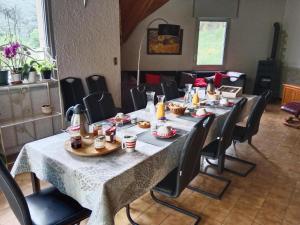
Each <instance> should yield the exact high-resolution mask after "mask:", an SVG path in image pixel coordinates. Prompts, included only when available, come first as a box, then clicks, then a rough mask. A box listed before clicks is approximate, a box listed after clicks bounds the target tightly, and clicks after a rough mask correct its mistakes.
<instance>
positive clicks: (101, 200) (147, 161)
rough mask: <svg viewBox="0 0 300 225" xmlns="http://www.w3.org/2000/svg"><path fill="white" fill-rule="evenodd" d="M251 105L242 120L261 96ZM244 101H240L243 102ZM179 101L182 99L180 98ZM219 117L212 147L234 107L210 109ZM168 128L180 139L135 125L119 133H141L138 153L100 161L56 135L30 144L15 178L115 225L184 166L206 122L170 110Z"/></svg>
mask: <svg viewBox="0 0 300 225" xmlns="http://www.w3.org/2000/svg"><path fill="white" fill-rule="evenodd" d="M246 97H247V99H248V101H247V103H246V105H245V107H244V109H243V111H242V113H241V115H240V117H239V121H242V120H244V119H245V118H246V117H247V116H248V114H249V112H250V110H251V108H252V107H253V105H254V103H255V102H256V99H257V97H256V96H251V95H247V96H246ZM237 100H238V99H235V101H237ZM174 101H175V102H176V101H178V102H180V101H182V99H175V100H174ZM206 109H207V111H209V112H212V113H215V114H216V119H215V120H214V122H213V124H212V127H211V129H210V132H209V134H208V136H207V139H206V143H209V142H210V141H212V140H213V139H215V138H216V137H217V136H218V134H219V132H220V129H221V127H222V125H223V124H224V121H225V119H226V117H227V115H228V113H229V112H230V108H229V107H228V108H227V107H217V106H214V107H207V108H206ZM130 114H134V115H136V116H137V118H138V119H139V120H149V118H151V115H150V114H149V113H148V112H146V111H145V110H139V111H135V112H132V113H130ZM166 117H167V119H168V122H167V123H168V124H169V125H170V126H172V127H174V128H176V129H177V130H178V135H176V137H175V138H172V139H167V140H159V139H156V138H154V137H153V136H152V135H151V131H150V130H149V129H148V130H145V129H142V128H139V127H138V126H134V125H132V124H128V125H124V126H123V127H121V128H119V129H118V130H117V137H118V138H119V139H121V138H122V137H123V135H126V134H133V135H137V137H138V138H137V144H136V150H135V151H134V152H131V153H127V152H126V151H124V150H122V149H119V150H117V151H115V152H113V153H111V154H108V155H105V156H100V157H80V156H76V155H73V154H71V153H69V152H67V151H66V150H65V149H64V143H65V141H66V140H68V139H69V138H70V137H69V135H68V134H66V133H61V134H58V135H54V136H50V137H47V138H44V139H41V140H37V141H34V142H31V143H28V144H26V145H25V146H24V147H23V148H22V150H21V151H20V153H19V155H18V157H17V160H16V162H15V164H14V166H13V168H12V171H11V173H12V175H13V176H16V175H17V174H22V173H34V174H35V175H36V176H37V178H38V179H40V180H44V181H47V182H49V183H51V184H52V185H53V186H55V187H56V188H58V189H59V191H61V192H62V193H64V194H66V195H68V196H70V197H72V198H74V199H75V200H77V201H78V202H79V203H80V204H81V205H82V206H83V207H85V208H88V209H90V210H92V214H91V216H90V218H89V221H88V225H113V224H114V216H115V214H116V213H117V212H118V211H119V210H120V209H121V208H123V207H124V206H126V205H127V204H129V203H131V202H133V201H134V200H136V199H137V198H139V197H141V196H142V195H143V194H145V193H146V192H148V191H149V190H150V189H151V188H153V187H154V186H155V185H156V184H157V183H158V182H160V181H161V180H162V179H163V178H164V177H166V175H167V174H168V173H169V172H171V171H172V170H173V169H174V168H176V167H177V166H178V160H179V156H180V152H181V149H182V146H183V144H184V142H185V140H186V137H187V135H188V134H189V131H190V130H191V128H192V127H193V126H194V125H195V124H196V123H197V122H198V121H199V120H200V119H197V118H193V117H190V116H182V117H180V116H179V117H178V116H175V115H174V114H172V113H171V112H169V111H167V112H166Z"/></svg>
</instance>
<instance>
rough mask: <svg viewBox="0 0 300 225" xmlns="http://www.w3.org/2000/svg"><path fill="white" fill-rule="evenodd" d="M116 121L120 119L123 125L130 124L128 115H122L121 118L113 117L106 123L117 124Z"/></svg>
mask: <svg viewBox="0 0 300 225" xmlns="http://www.w3.org/2000/svg"><path fill="white" fill-rule="evenodd" d="M118 119H120V120H121V121H122V122H123V124H125V123H130V121H131V120H130V116H129V115H124V117H123V118H116V117H113V118H110V119H108V121H109V122H111V123H117V122H119V121H118Z"/></svg>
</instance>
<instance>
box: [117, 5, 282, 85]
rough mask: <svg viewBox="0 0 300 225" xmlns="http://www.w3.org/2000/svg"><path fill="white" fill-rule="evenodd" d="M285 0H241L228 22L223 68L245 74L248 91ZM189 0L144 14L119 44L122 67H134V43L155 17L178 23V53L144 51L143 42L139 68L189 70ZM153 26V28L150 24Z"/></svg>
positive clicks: (191, 55) (191, 20)
mask: <svg viewBox="0 0 300 225" xmlns="http://www.w3.org/2000/svg"><path fill="white" fill-rule="evenodd" d="M285 3H286V0H241V2H240V10H239V17H238V18H237V19H233V20H232V22H231V25H230V34H229V43H228V48H227V62H226V65H225V67H226V68H225V69H229V70H236V71H242V72H245V73H247V74H248V78H249V82H248V83H247V89H248V91H250V90H252V88H253V83H254V81H255V76H256V69H257V62H258V60H260V59H265V58H266V57H268V56H269V55H270V51H271V43H272V38H273V23H274V22H282V20H283V15H284V8H285ZM192 10H193V0H170V1H169V2H168V3H166V4H165V5H164V6H163V7H161V8H160V9H158V10H157V11H156V12H154V13H153V14H151V15H150V16H149V17H147V18H146V19H145V20H144V21H143V22H142V23H141V24H140V25H139V26H138V27H137V28H136V29H135V31H134V32H133V33H132V35H131V36H130V38H129V39H128V41H127V42H126V43H125V44H123V46H122V50H121V51H122V70H136V68H137V63H136V62H137V52H138V42H139V40H140V39H141V37H142V34H143V33H144V32H145V29H146V25H147V23H148V22H149V21H150V20H151V19H153V18H156V17H162V18H165V19H167V20H168V21H169V22H170V23H175V24H179V25H181V27H182V28H183V29H184V34H183V52H182V55H181V56H156V55H147V54H146V44H144V48H143V50H142V51H143V55H142V62H141V69H142V70H191V69H193V67H194V61H193V58H194V52H195V36H196V30H197V29H196V19H195V18H193V17H192V12H193V11H192ZM153 27H157V24H154V25H153Z"/></svg>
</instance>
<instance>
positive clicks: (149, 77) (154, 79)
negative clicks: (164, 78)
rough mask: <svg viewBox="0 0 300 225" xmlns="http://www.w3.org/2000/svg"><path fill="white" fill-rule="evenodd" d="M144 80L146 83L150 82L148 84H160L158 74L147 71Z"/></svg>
mask: <svg viewBox="0 0 300 225" xmlns="http://www.w3.org/2000/svg"><path fill="white" fill-rule="evenodd" d="M145 80H146V83H147V84H150V85H156V84H160V75H158V74H151V73H147V74H146V75H145Z"/></svg>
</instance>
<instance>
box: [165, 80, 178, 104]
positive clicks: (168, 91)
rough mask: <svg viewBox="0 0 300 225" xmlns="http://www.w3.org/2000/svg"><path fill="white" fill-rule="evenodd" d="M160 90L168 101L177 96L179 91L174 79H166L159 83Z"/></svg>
mask: <svg viewBox="0 0 300 225" xmlns="http://www.w3.org/2000/svg"><path fill="white" fill-rule="evenodd" d="M161 87H162V91H163V93H164V95H165V96H166V100H167V101H170V100H172V99H175V98H179V92H178V87H177V83H176V81H166V82H163V83H161Z"/></svg>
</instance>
